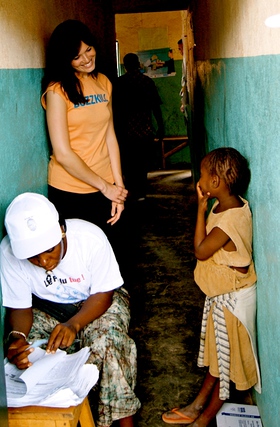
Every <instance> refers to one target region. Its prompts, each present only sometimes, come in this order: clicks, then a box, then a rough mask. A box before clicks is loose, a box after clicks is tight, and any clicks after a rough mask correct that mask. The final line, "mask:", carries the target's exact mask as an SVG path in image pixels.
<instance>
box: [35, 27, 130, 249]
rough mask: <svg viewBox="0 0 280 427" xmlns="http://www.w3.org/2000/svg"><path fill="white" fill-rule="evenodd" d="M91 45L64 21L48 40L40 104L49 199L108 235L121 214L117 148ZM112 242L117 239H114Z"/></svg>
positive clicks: (107, 91) (104, 83)
mask: <svg viewBox="0 0 280 427" xmlns="http://www.w3.org/2000/svg"><path fill="white" fill-rule="evenodd" d="M95 46H96V45H95V41H94V39H93V36H92V34H91V32H90V31H89V29H88V27H87V26H86V25H84V24H83V23H82V22H80V21H76V20H67V21H65V22H62V23H61V24H59V25H58V26H57V27H56V28H55V30H54V32H53V34H52V35H51V38H50V42H49V46H48V51H47V61H46V71H45V76H44V79H43V95H42V105H43V107H44V108H45V109H46V117H47V125H48V131H49V136H50V140H51V145H52V149H53V152H52V155H51V158H50V162H49V171H48V184H49V199H50V200H51V201H52V202H53V203H54V205H55V206H56V208H57V210H58V212H59V214H60V216H61V217H63V218H80V219H84V220H87V221H90V222H92V223H94V224H96V225H98V226H99V227H100V228H102V229H103V231H104V232H105V233H106V234H107V236H108V238H109V240H110V241H111V244H112V246H113V249H116V247H114V237H113V235H114V234H115V233H114V231H116V226H115V227H111V226H112V225H114V224H116V223H117V221H119V219H120V216H121V213H122V211H123V209H124V202H125V200H126V196H127V190H126V189H125V188H124V183H123V178H122V171H121V163H120V153H119V146H118V142H117V139H116V136H115V131H114V126H113V117H112V107H111V94H112V85H111V82H110V81H109V79H108V78H107V77H106V76H105V75H104V74H101V73H99V72H98V70H97V68H96V48H95ZM115 240H116V239H115Z"/></svg>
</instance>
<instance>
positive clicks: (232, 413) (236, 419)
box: [216, 403, 262, 427]
mask: <svg viewBox="0 0 280 427" xmlns="http://www.w3.org/2000/svg"><path fill="white" fill-rule="evenodd" d="M216 421H217V427H262V422H261V417H260V414H259V410H258V407H257V406H253V405H242V404H238V403H224V404H223V406H222V407H221V409H220V410H219V412H218V414H217V416H216Z"/></svg>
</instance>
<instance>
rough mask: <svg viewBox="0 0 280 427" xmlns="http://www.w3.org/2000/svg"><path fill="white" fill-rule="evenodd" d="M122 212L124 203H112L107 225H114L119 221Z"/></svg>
mask: <svg viewBox="0 0 280 427" xmlns="http://www.w3.org/2000/svg"><path fill="white" fill-rule="evenodd" d="M123 210H124V203H115V202H112V209H111V218H110V219H108V221H107V224H111V225H114V224H115V223H116V222H117V221H118V220H119V219H120V217H121V213H122V211H123Z"/></svg>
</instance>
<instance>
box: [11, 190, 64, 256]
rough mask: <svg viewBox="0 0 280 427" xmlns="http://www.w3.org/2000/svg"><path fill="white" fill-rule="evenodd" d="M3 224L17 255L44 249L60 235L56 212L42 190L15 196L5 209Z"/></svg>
mask: <svg viewBox="0 0 280 427" xmlns="http://www.w3.org/2000/svg"><path fill="white" fill-rule="evenodd" d="M5 227H6V230H7V233H8V235H9V238H10V242H11V246H12V250H13V253H14V255H15V257H16V258H18V259H27V258H31V257H33V256H35V255H38V254H40V253H42V252H45V251H47V250H48V249H51V248H53V247H54V246H56V245H57V244H58V243H59V242H60V241H61V239H62V234H61V228H60V225H59V215H58V212H57V210H56V208H55V206H54V205H53V204H52V203H51V202H50V201H49V200H48V199H47V198H46V197H44V196H42V195H41V194H36V193H23V194H20V195H19V196H17V197H16V198H15V199H14V200H13V201H12V203H11V204H10V205H9V206H8V208H7V210H6V215H5Z"/></svg>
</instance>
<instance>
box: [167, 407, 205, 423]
mask: <svg viewBox="0 0 280 427" xmlns="http://www.w3.org/2000/svg"><path fill="white" fill-rule="evenodd" d="M199 415H200V412H198V411H193V410H191V409H190V407H189V406H186V407H184V408H174V409H171V411H167V412H165V413H164V414H163V415H162V420H163V421H164V422H165V423H167V424H191V423H193V422H194V421H195V420H196V418H197V417H198V416H199Z"/></svg>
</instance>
